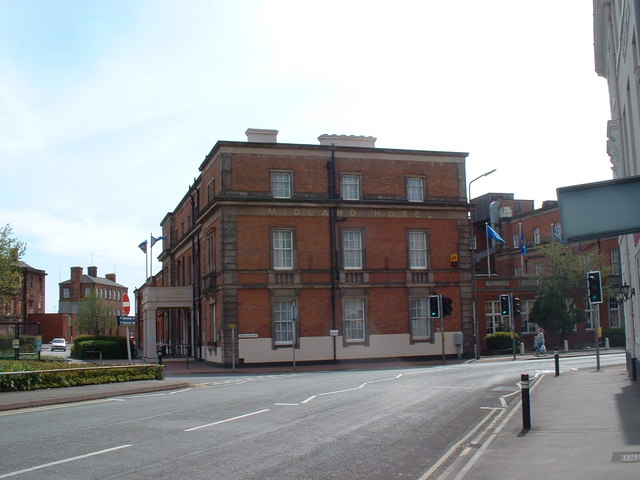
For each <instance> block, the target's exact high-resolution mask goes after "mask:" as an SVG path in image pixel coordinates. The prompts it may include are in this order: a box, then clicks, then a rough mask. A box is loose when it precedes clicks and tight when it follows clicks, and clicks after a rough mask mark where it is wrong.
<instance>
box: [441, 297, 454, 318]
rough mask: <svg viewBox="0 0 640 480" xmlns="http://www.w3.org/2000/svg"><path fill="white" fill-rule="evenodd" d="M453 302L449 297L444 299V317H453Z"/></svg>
mask: <svg viewBox="0 0 640 480" xmlns="http://www.w3.org/2000/svg"><path fill="white" fill-rule="evenodd" d="M452 303H453V301H452V300H451V299H450V298H449V297H442V316H443V317H446V316H447V315H451V310H452V308H451V305H452Z"/></svg>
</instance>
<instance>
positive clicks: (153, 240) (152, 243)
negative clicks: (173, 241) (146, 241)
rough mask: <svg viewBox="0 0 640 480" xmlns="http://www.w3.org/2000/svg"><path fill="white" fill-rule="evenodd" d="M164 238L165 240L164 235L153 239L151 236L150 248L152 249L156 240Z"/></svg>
mask: <svg viewBox="0 0 640 480" xmlns="http://www.w3.org/2000/svg"><path fill="white" fill-rule="evenodd" d="M165 238H167V237H166V235H163V236H161V237H154V236H153V235H151V247H153V246H154V245H155V244H156V242H157V241H158V240H164V239H165Z"/></svg>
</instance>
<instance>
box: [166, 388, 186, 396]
mask: <svg viewBox="0 0 640 480" xmlns="http://www.w3.org/2000/svg"><path fill="white" fill-rule="evenodd" d="M189 390H191V389H190V388H183V389H182V390H176V391H175V392H169V395H175V394H176V393H184V392H188V391H189Z"/></svg>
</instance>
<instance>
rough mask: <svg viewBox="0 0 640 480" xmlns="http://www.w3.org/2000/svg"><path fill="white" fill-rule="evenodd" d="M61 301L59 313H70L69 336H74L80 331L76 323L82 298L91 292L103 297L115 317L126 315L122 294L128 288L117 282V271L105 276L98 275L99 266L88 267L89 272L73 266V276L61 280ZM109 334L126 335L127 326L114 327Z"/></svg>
mask: <svg viewBox="0 0 640 480" xmlns="http://www.w3.org/2000/svg"><path fill="white" fill-rule="evenodd" d="M59 285H60V301H59V308H58V313H63V314H68V315H69V316H70V317H69V322H70V323H69V325H68V326H65V328H68V329H69V331H68V332H65V333H66V334H67V335H68V336H70V337H74V336H76V335H78V334H79V333H84V332H78V331H77V326H76V324H75V317H76V316H77V315H78V313H79V312H80V305H81V303H82V300H83V299H84V298H85V297H86V296H87V295H88V294H89V293H91V292H95V294H96V295H97V296H98V297H99V298H102V299H103V300H104V301H105V302H106V303H107V304H108V305H109V306H110V307H111V308H112V309H113V315H114V317H115V316H117V315H124V314H123V312H122V296H123V295H124V294H125V293H127V291H128V288H127V287H125V286H124V285H120V284H119V283H117V282H116V274H115V273H107V275H106V276H105V277H99V276H98V267H87V274H86V275H84V274H83V269H82V267H71V278H70V279H69V280H66V281H64V282H60V284H59ZM109 334H113V335H126V328H125V327H120V328H114V329H113V330H112V331H111V332H109Z"/></svg>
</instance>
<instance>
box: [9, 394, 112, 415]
mask: <svg viewBox="0 0 640 480" xmlns="http://www.w3.org/2000/svg"><path fill="white" fill-rule="evenodd" d="M123 401H124V400H120V399H118V398H101V399H99V400H85V401H83V402H73V403H61V404H56V405H44V406H42V407H28V408H20V409H17V410H7V411H4V412H0V417H4V416H6V415H19V414H21V413H33V412H42V411H45V410H57V409H58V408H71V407H78V406H81V405H92V404H95V403H107V402H123Z"/></svg>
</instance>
